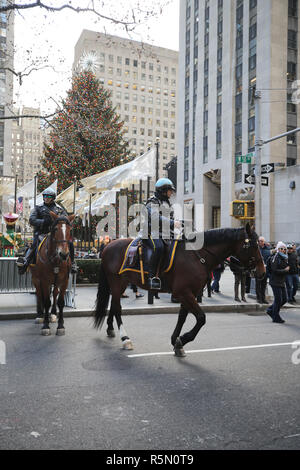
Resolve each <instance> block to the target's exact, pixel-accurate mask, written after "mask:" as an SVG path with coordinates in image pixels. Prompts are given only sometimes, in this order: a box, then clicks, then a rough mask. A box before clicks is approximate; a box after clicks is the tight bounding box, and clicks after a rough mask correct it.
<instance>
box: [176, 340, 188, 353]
mask: <svg viewBox="0 0 300 470" xmlns="http://www.w3.org/2000/svg"><path fill="white" fill-rule="evenodd" d="M174 354H175V356H176V357H186V353H185V350H184V349H183V346H182V342H181V340H180V338H177V339H176V341H175V344H174Z"/></svg>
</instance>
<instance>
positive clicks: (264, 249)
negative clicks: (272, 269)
mask: <svg viewBox="0 0 300 470" xmlns="http://www.w3.org/2000/svg"><path fill="white" fill-rule="evenodd" d="M258 246H259V250H260V253H261V256H262V259H263V262H264V265H265V268H266V274H265V276H264V277H263V278H262V279H258V278H256V279H255V287H256V299H257V302H258V303H259V304H268V303H269V302H268V301H267V300H266V288H267V282H268V278H269V276H270V273H269V272H268V268H267V261H268V259H269V257H270V256H271V248H270V245H268V244H267V243H266V241H265V239H264V237H259V239H258Z"/></svg>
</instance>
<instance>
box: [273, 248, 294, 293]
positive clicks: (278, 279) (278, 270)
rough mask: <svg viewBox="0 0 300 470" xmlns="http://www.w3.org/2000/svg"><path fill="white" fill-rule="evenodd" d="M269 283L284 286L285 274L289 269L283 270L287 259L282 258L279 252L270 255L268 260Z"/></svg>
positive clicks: (286, 264)
mask: <svg viewBox="0 0 300 470" xmlns="http://www.w3.org/2000/svg"><path fill="white" fill-rule="evenodd" d="M269 266H270V268H271V269H270V271H271V273H270V285H271V286H275V287H285V276H286V275H287V274H289V271H285V268H286V267H287V266H288V260H287V259H284V258H282V256H280V255H279V253H276V254H275V255H274V256H272V258H271V260H270V262H269Z"/></svg>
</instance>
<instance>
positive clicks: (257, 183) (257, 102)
mask: <svg viewBox="0 0 300 470" xmlns="http://www.w3.org/2000/svg"><path fill="white" fill-rule="evenodd" d="M254 99H255V231H256V233H257V234H258V236H260V235H261V154H262V146H263V141H262V139H261V135H260V133H261V125H260V99H261V92H260V91H256V90H255V92H254Z"/></svg>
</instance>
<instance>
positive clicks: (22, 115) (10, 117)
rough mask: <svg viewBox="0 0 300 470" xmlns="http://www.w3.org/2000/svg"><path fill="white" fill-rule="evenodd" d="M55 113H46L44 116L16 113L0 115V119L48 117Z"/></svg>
mask: <svg viewBox="0 0 300 470" xmlns="http://www.w3.org/2000/svg"><path fill="white" fill-rule="evenodd" d="M56 114H57V113H52V114H47V115H45V116H41V115H39V114H17V115H13V116H0V121H4V120H8V119H20V118H36V119H45V120H47V119H49V118H51V117H53V116H55V115H56Z"/></svg>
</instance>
